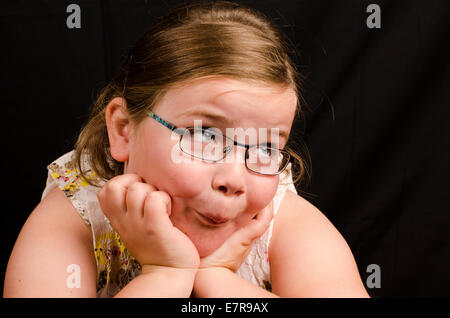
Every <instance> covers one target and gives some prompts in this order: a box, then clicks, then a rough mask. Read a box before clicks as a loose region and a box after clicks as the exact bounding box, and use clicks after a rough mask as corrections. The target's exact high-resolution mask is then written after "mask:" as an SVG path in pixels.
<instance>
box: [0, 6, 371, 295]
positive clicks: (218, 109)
mask: <svg viewBox="0 0 450 318" xmlns="http://www.w3.org/2000/svg"><path fill="white" fill-rule="evenodd" d="M299 82H300V78H299V75H298V73H297V71H296V69H295V67H294V65H293V64H292V62H291V60H290V59H289V56H288V54H287V46H286V44H285V42H284V41H283V39H282V37H281V33H280V32H279V31H277V28H276V27H275V26H273V25H272V24H271V23H270V22H269V21H267V20H266V18H265V17H264V16H262V15H261V14H260V13H257V12H255V11H254V10H251V9H248V8H245V7H242V6H240V5H237V4H234V3H230V2H221V1H220V2H213V3H207V2H202V3H191V4H187V5H184V6H182V7H179V8H178V9H175V10H174V11H173V12H172V13H171V14H169V15H167V16H166V17H165V18H164V19H161V20H160V21H158V22H157V23H156V24H154V25H153V26H152V27H151V28H150V30H148V32H146V33H145V34H144V35H143V37H142V38H141V39H140V40H139V41H138V42H137V44H136V45H135V47H134V48H133V49H132V51H131V53H130V57H129V59H128V61H127V63H126V64H125V65H124V66H123V68H122V69H121V71H120V72H119V73H118V74H117V75H116V77H115V78H113V79H112V81H111V82H110V83H109V84H108V85H107V86H106V88H105V89H104V90H103V92H102V93H101V95H100V96H99V97H98V99H97V101H96V103H95V107H94V109H93V112H92V115H91V118H90V120H89V122H88V124H87V125H86V126H85V127H84V129H83V131H82V132H81V134H80V136H79V139H78V141H77V145H76V149H75V150H74V151H72V152H70V153H68V154H65V155H64V156H62V157H61V158H59V159H57V160H56V161H55V162H53V163H52V164H50V165H49V166H48V169H49V178H48V182H47V187H46V188H45V190H44V193H43V196H42V201H41V202H40V204H39V205H38V206H37V207H36V208H35V210H34V211H33V213H32V214H31V215H30V217H29V218H28V220H27V222H26V223H25V225H24V227H23V229H22V231H21V233H20V235H19V237H18V239H17V242H16V244H15V246H14V249H13V251H12V254H11V257H10V260H9V263H8V268H7V272H6V277H5V286H4V296H6V297H46V296H51V297H113V296H115V297H190V296H193V297H277V296H281V297H367V296H368V295H367V293H366V291H365V288H364V286H363V284H362V282H361V279H360V276H359V273H358V270H357V266H356V263H355V260H354V258H353V255H352V253H351V251H350V249H349V247H348V245H347V244H346V242H345V240H344V239H343V237H342V236H341V235H340V234H339V233H338V231H337V230H336V229H335V228H334V227H333V225H332V224H331V223H330V222H329V221H328V220H327V218H326V217H325V216H324V215H323V214H322V213H321V212H320V211H319V210H317V209H316V208H315V207H314V206H313V205H311V204H310V203H309V202H308V201H306V200H305V199H303V198H302V197H301V196H299V195H297V192H296V189H295V187H294V185H293V181H292V171H293V169H292V167H291V164H290V163H289V162H290V161H293V163H295V164H297V165H298V167H299V169H297V170H298V171H299V172H298V175H297V178H296V181H298V180H300V179H301V178H302V177H303V176H304V170H305V169H304V164H303V161H302V159H301V157H300V156H299V155H297V154H296V153H295V152H294V151H293V150H292V149H290V148H289V147H287V142H288V137H289V134H290V130H291V126H292V123H293V120H294V118H295V116H296V115H298V114H299V113H300V106H299V102H298V101H299V97H300V96H299V91H298V83H299ZM230 131H232V132H234V133H233V134H231V133H230ZM242 132H244V133H242ZM253 133H255V134H253ZM242 137H243V138H242ZM291 159H292V160H291ZM80 216H81V217H80Z"/></svg>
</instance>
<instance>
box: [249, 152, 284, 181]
mask: <svg viewBox="0 0 450 318" xmlns="http://www.w3.org/2000/svg"><path fill="white" fill-rule="evenodd" d="M289 159H290V156H289V153H287V152H286V151H284V150H280V149H276V148H270V147H265V146H262V145H260V146H257V147H251V148H249V149H248V154H247V157H246V164H247V168H248V169H250V170H252V171H254V172H257V173H260V174H268V175H276V174H279V173H281V172H282V171H283V170H284V169H285V168H286V166H287V165H288V163H289Z"/></svg>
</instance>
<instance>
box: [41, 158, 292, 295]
mask: <svg viewBox="0 0 450 318" xmlns="http://www.w3.org/2000/svg"><path fill="white" fill-rule="evenodd" d="M74 158H75V152H74V151H71V152H69V153H66V154H65V155H63V156H62V157H60V158H58V159H57V160H55V161H54V162H52V163H51V164H50V165H49V166H48V167H47V168H48V178H47V184H46V187H45V189H44V192H43V194H42V199H44V197H45V196H46V195H47V194H48V193H49V192H50V191H51V190H52V189H53V188H55V187H58V188H60V189H61V190H62V191H63V192H64V194H65V195H66V197H67V198H68V199H69V200H70V202H71V203H72V204H73V206H74V207H75V209H76V211H77V212H78V213H79V214H80V216H81V218H82V219H83V220H84V221H85V222H86V223H87V224H88V225H89V226H90V227H91V230H92V237H93V247H92V248H93V249H92V251H93V253H94V254H95V259H96V263H97V296H98V297H113V296H114V295H115V294H117V293H118V292H119V291H120V290H121V289H122V288H123V287H124V286H125V285H127V284H128V283H129V282H130V281H131V280H132V279H133V278H135V277H136V276H137V275H139V274H140V272H141V266H140V264H139V263H138V262H137V261H136V259H135V258H134V257H133V256H132V255H130V254H129V253H128V250H127V248H126V247H125V245H124V244H123V242H122V241H121V239H120V236H119V235H118V234H117V233H116V232H115V231H114V229H113V228H112V226H111V224H110V223H109V220H108V219H107V218H106V216H105V215H104V214H103V212H102V210H101V208H100V204H99V202H98V199H97V191H98V190H99V189H100V187H95V186H92V185H91V184H89V183H88V182H87V181H86V180H85V179H84V178H82V177H81V176H80V175H79V171H78V170H77V168H76V165H75V164H74ZM88 165H89V164H88V162H87V160H85V159H84V160H83V167H88ZM86 170H88V169H86ZM86 178H89V179H95V180H96V182H97V183H99V184H100V186H101V185H102V184H103V183H102V182H100V181H99V178H98V177H96V175H95V173H90V174H87V176H86ZM287 189H289V190H291V191H292V192H294V193H297V192H296V189H295V187H294V185H293V183H292V174H291V165H290V164H289V166H288V168H287V169H286V173H283V174H282V176H281V177H280V183H279V185H278V188H277V191H276V194H275V196H274V198H273V200H272V207H273V209H274V214H276V212H277V210H278V208H279V206H280V204H281V201H282V200H283V197H284V194H285V192H286V190H287ZM272 228H273V220H272V222H271V224H270V226H269V228H268V229H267V230H266V232H265V233H264V234H263V235H262V236H261V237H260V238H258V239H257V240H256V241H255V242H254V243H253V246H252V249H251V251H250V253H249V255H248V256H247V258H246V259H245V260H244V262H243V263H242V265H241V267H240V268H239V269H238V271H237V275H239V276H240V277H242V278H244V279H246V280H248V281H250V282H251V283H253V284H255V285H257V286H260V287H262V288H265V289H267V290H271V279H270V262H269V257H268V248H269V243H270V238H271V235H272Z"/></svg>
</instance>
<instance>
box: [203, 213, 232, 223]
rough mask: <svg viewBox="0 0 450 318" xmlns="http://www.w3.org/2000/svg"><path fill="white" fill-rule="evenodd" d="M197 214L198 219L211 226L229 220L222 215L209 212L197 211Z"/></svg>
mask: <svg viewBox="0 0 450 318" xmlns="http://www.w3.org/2000/svg"><path fill="white" fill-rule="evenodd" d="M197 215H198V216H199V219H200V221H202V223H206V224H207V225H212V226H221V225H224V224H225V223H227V222H228V221H229V220H230V219H228V218H222V217H219V216H213V215H210V214H202V213H200V212H197Z"/></svg>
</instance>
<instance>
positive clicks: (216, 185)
mask: <svg viewBox="0 0 450 318" xmlns="http://www.w3.org/2000/svg"><path fill="white" fill-rule="evenodd" d="M244 150H245V149H244ZM234 152H237V155H238V156H242V157H243V156H244V153H245V151H244V153H242V152H241V151H236V148H235V149H234V151H232V152H231V153H229V154H228V155H229V156H233V157H234V155H235V153H234ZM230 159H231V158H228V160H225V161H222V162H218V163H216V169H215V174H214V177H213V180H212V187H213V189H215V190H217V191H220V192H222V193H223V194H224V195H241V194H243V193H244V192H245V188H246V186H245V180H246V173H247V168H246V167H245V161H244V160H237V158H233V159H232V160H230Z"/></svg>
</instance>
